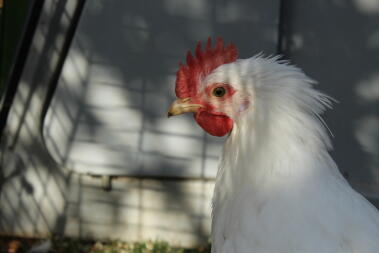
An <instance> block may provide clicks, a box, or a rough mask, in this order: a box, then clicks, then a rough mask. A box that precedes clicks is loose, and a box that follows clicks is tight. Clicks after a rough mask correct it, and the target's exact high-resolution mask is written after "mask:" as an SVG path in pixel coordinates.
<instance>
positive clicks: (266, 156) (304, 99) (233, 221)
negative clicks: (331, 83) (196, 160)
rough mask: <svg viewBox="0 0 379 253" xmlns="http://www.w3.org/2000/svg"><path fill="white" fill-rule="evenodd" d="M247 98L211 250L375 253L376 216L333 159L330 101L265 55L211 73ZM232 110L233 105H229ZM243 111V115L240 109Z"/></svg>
mask: <svg viewBox="0 0 379 253" xmlns="http://www.w3.org/2000/svg"><path fill="white" fill-rule="evenodd" d="M214 82H227V83H230V84H231V85H233V87H235V88H236V89H237V90H238V92H239V93H240V95H239V96H237V98H236V99H237V101H235V102H234V103H233V104H236V105H238V106H241V103H238V102H241V100H244V99H245V100H246V99H249V102H250V104H249V107H248V108H247V109H246V110H242V111H241V110H239V108H237V109H235V110H232V109H231V110H230V115H229V116H231V117H232V118H233V119H234V122H235V124H234V127H233V130H232V132H231V134H230V136H229V137H228V139H227V141H226V143H225V146H224V150H223V154H222V158H221V161H220V167H219V171H218V175H217V179H216V186H215V192H214V198H213V221H212V241H213V248H212V252H213V253H251V252H253V253H320V252H325V253H342V252H343V253H348V252H349V253H350V252H351V253H378V252H379V214H378V211H377V210H376V208H375V207H373V206H372V205H371V204H370V203H369V202H368V201H367V200H366V199H365V198H363V197H362V196H361V195H360V194H358V193H357V192H355V191H354V190H353V189H352V188H351V187H350V186H349V184H348V183H347V182H346V180H345V179H344V178H343V177H342V176H341V174H340V172H339V170H338V168H337V166H336V164H335V163H334V161H333V160H332V158H331V157H330V155H329V154H328V151H327V150H328V149H330V148H331V144H330V139H329V136H328V134H327V132H326V131H325V128H324V125H323V123H322V121H321V117H320V114H321V113H322V112H323V111H324V110H325V108H326V107H329V108H330V107H331V101H330V98H329V97H328V96H326V95H324V94H323V93H320V92H319V91H317V90H315V89H313V87H312V85H313V84H314V83H315V82H314V81H313V80H311V79H309V78H308V77H307V76H306V75H305V74H304V73H303V72H302V71H301V70H300V69H298V68H296V67H293V66H290V65H289V64H288V63H287V62H284V61H279V58H278V57H269V58H264V57H263V56H262V55H258V56H255V57H252V58H250V59H244V60H238V61H236V62H234V63H230V64H225V65H222V66H220V67H218V68H217V69H216V70H214V71H213V72H212V73H211V74H210V75H209V76H208V77H207V78H206V79H205V80H204V85H206V84H207V83H214ZM232 106H233V105H232ZM244 109H245V108H244Z"/></svg>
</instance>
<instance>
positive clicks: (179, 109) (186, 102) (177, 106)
mask: <svg viewBox="0 0 379 253" xmlns="http://www.w3.org/2000/svg"><path fill="white" fill-rule="evenodd" d="M202 107H203V106H202V105H200V104H192V103H191V98H179V99H177V100H175V101H174V102H173V103H172V104H171V105H170V107H169V108H168V112H167V117H171V116H176V115H179V114H182V113H186V112H197V111H198V110H199V109H200V108H202Z"/></svg>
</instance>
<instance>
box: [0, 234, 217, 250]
mask: <svg viewBox="0 0 379 253" xmlns="http://www.w3.org/2000/svg"><path fill="white" fill-rule="evenodd" d="M209 252H210V246H206V247H204V248H198V249H182V248H175V247H171V246H170V245H169V244H168V243H167V242H163V241H150V242H139V243H125V242H121V241H114V242H95V241H82V240H77V239H69V238H59V237H54V238H51V239H27V238H14V237H1V238H0V253H209Z"/></svg>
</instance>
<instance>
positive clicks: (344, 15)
mask: <svg viewBox="0 0 379 253" xmlns="http://www.w3.org/2000/svg"><path fill="white" fill-rule="evenodd" d="M286 8H288V17H286V18H287V19H288V20H287V22H288V31H287V32H288V38H287V41H286V42H287V43H286V46H285V52H286V54H287V55H288V56H289V58H290V59H291V60H292V61H293V62H294V63H295V64H296V65H298V66H300V67H301V68H303V69H304V71H305V72H306V73H307V74H308V75H309V76H311V77H312V78H314V79H316V80H317V81H318V82H319V83H320V84H319V87H320V89H321V90H323V91H325V92H326V93H327V94H329V95H331V96H333V97H334V98H336V99H337V100H338V101H339V103H337V104H335V109H334V110H333V111H329V112H328V113H327V115H326V117H325V118H326V122H327V123H328V125H329V127H330V129H331V131H332V132H333V133H334V136H335V137H334V138H333V143H334V147H335V150H334V151H332V155H333V157H334V159H335V160H336V162H337V164H338V166H339V167H340V169H341V170H342V171H343V172H344V173H345V174H346V175H347V176H348V178H349V181H350V182H351V183H352V184H353V185H359V186H358V189H360V190H363V191H365V190H364V189H365V188H366V190H368V189H367V186H368V185H371V186H375V185H377V184H378V182H379V116H378V115H379V64H378V63H379V2H378V1H374V0H373V1H371V0H351V1H338V0H333V1H295V0H291V1H288V2H287V6H286ZM371 191H372V190H371ZM374 191H375V193H376V195H377V194H378V190H377V188H376V189H375V190H374Z"/></svg>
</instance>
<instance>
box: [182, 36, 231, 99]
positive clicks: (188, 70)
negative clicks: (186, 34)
mask: <svg viewBox="0 0 379 253" xmlns="http://www.w3.org/2000/svg"><path fill="white" fill-rule="evenodd" d="M195 54H196V57H193V56H192V53H191V51H188V53H187V65H183V64H182V63H179V70H178V72H177V73H176V86H175V93H176V96H177V97H178V98H186V97H192V96H195V95H196V94H197V91H198V88H199V84H200V81H201V80H202V79H203V78H204V77H205V76H207V75H208V74H209V73H210V72H212V70H214V69H215V68H217V67H218V66H220V65H222V64H225V63H230V62H234V61H235V60H237V48H236V46H235V45H233V44H230V45H229V46H227V47H224V41H223V39H222V38H217V41H216V46H215V48H214V49H212V41H211V38H208V41H207V44H206V46H205V49H204V51H203V50H202V49H201V42H200V41H199V42H198V43H197V45H196V49H195Z"/></svg>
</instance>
